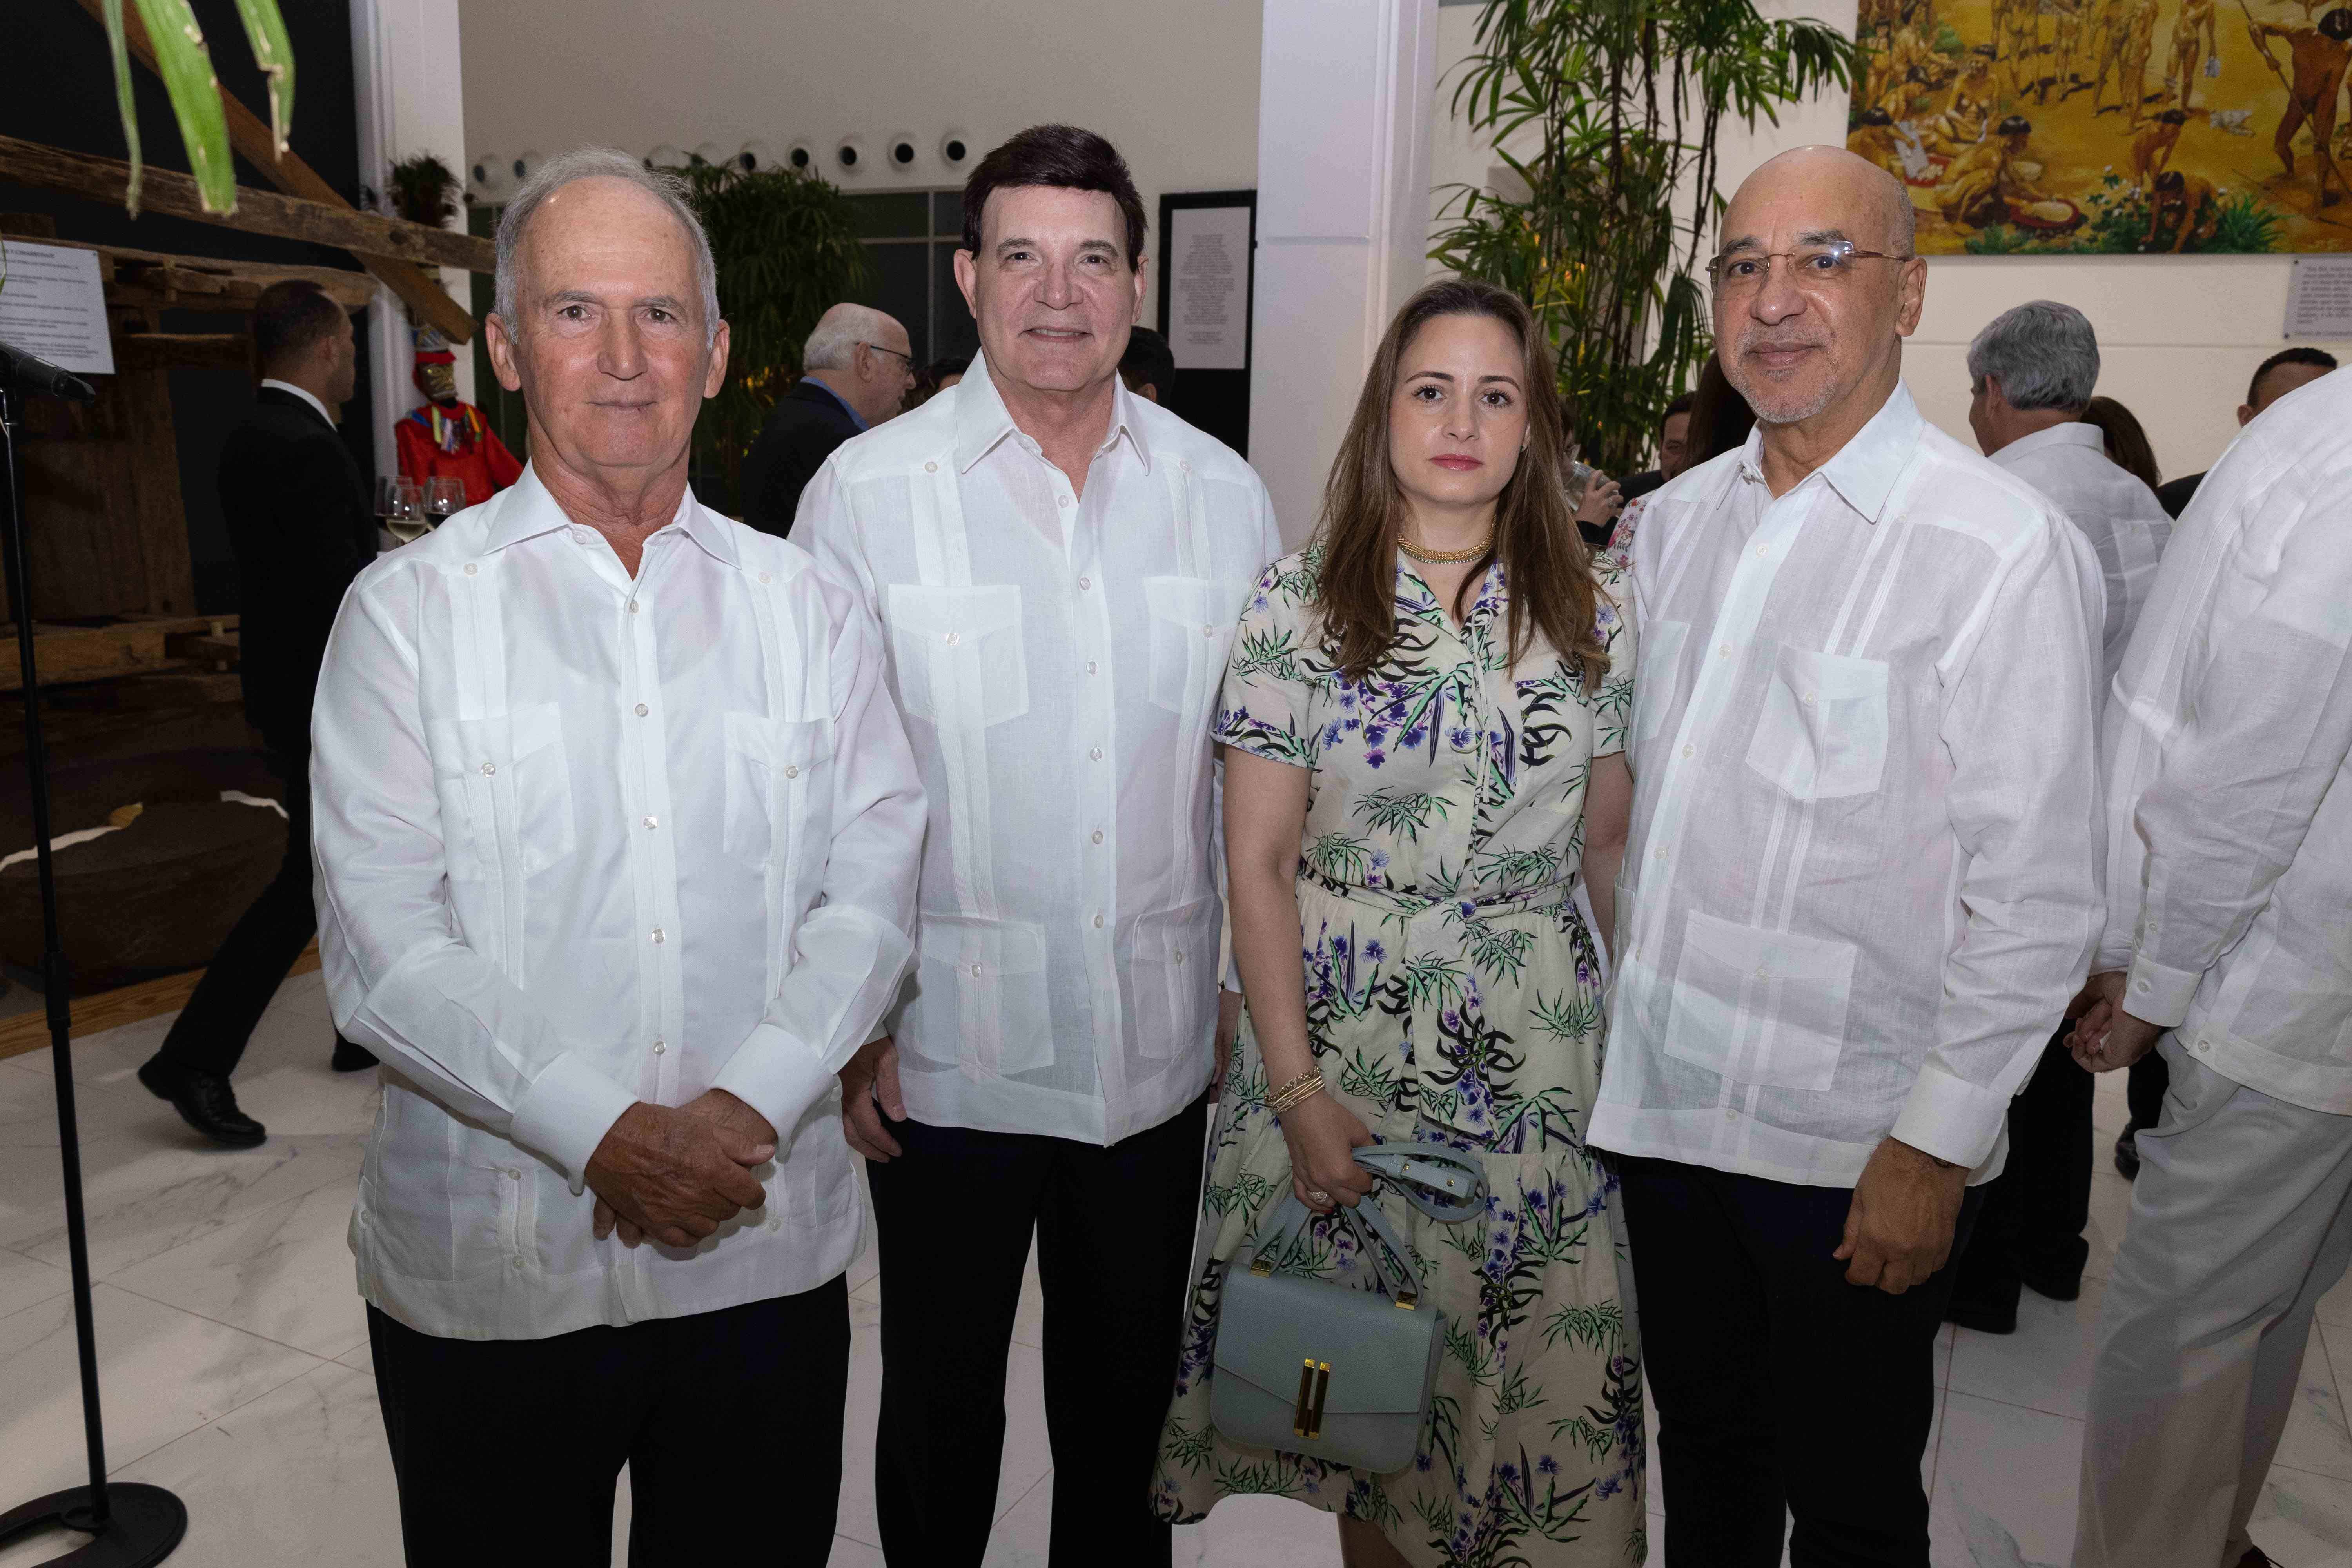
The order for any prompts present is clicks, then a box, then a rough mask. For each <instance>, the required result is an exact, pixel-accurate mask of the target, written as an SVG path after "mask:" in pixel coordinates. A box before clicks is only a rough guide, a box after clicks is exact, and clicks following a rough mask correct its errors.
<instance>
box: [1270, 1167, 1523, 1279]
mask: <svg viewBox="0 0 2352 1568" xmlns="http://www.w3.org/2000/svg"><path fill="white" fill-rule="evenodd" d="M1356 1163H1358V1164H1359V1165H1361V1166H1363V1167H1364V1169H1366V1170H1367V1171H1370V1173H1372V1174H1373V1175H1375V1176H1377V1177H1380V1178H1381V1179H1382V1180H1384V1181H1386V1182H1387V1183H1388V1184H1390V1185H1391V1186H1392V1187H1394V1188H1396V1190H1397V1191H1398V1192H1400V1193H1402V1194H1403V1195H1404V1199H1405V1201H1406V1202H1407V1203H1410V1204H1411V1205H1412V1206H1413V1207H1415V1208H1417V1209H1419V1210H1421V1212H1422V1213H1423V1214H1425V1215H1429V1216H1430V1217H1431V1218H1432V1219H1434V1220H1440V1221H1444V1222H1446V1223H1449V1224H1450V1223H1452V1222H1454V1221H1457V1220H1464V1219H1467V1218H1469V1217H1470V1216H1471V1215H1475V1214H1478V1213H1481V1212H1483V1211H1484V1210H1485V1208H1486V1172H1485V1171H1484V1170H1483V1169H1481V1168H1480V1167H1479V1165H1478V1163H1477V1162H1475V1161H1474V1160H1472V1159H1469V1158H1468V1157H1467V1156H1465V1155H1462V1154H1458V1153H1456V1152H1454V1151H1453V1150H1451V1149H1444V1148H1439V1147H1436V1146H1434V1145H1431V1144H1413V1145H1411V1146H1404V1145H1375V1146H1374V1147H1372V1148H1369V1149H1359V1150H1358V1151H1356ZM1333 1212H1334V1213H1335V1215H1337V1216H1338V1217H1339V1219H1340V1220H1341V1221H1342V1222H1343V1223H1345V1224H1346V1225H1347V1226H1348V1227H1349V1230H1350V1231H1351V1232H1353V1233H1354V1235H1355V1237H1356V1244H1357V1247H1358V1249H1359V1250H1360V1251H1361V1252H1363V1253H1364V1254H1365V1255H1366V1256H1367V1257H1369V1258H1370V1259H1371V1260H1372V1268H1373V1271H1374V1272H1375V1273H1377V1274H1379V1275H1380V1277H1381V1283H1382V1284H1384V1285H1386V1286H1387V1287H1388V1288H1389V1293H1390V1294H1391V1295H1392V1296H1394V1297H1395V1298H1396V1300H1397V1304H1398V1305H1400V1306H1411V1305H1412V1303H1413V1301H1414V1300H1416V1299H1417V1298H1418V1297H1419V1296H1420V1294H1421V1286H1420V1282H1419V1280H1417V1279H1415V1278H1414V1277H1413V1274H1412V1253H1411V1252H1410V1251H1409V1250H1407V1248H1406V1247H1405V1244H1404V1239H1403V1237H1400V1236H1398V1235H1397V1233H1396V1229H1395V1227H1394V1226H1391V1225H1390V1224H1389V1222H1388V1216H1386V1215H1383V1214H1381V1211H1380V1206H1379V1205H1377V1204H1371V1203H1359V1204H1358V1205H1356V1206H1355V1207H1353V1208H1349V1207H1346V1206H1344V1205H1343V1206H1341V1207H1339V1209H1337V1210H1335V1211H1333ZM1312 1218H1313V1216H1312V1215H1311V1214H1310V1213H1309V1211H1308V1210H1307V1205H1304V1204H1302V1203H1300V1202H1299V1201H1298V1194H1297V1193H1296V1192H1293V1193H1290V1194H1286V1196H1285V1197H1284V1198H1283V1200H1282V1202H1280V1203H1279V1204H1276V1205H1275V1206H1274V1208H1273V1209H1272V1210H1271V1211H1270V1212H1269V1213H1268V1214H1267V1215H1266V1217H1265V1220H1264V1221H1263V1222H1261V1223H1260V1225H1259V1226H1258V1228H1257V1232H1256V1234H1255V1235H1254V1236H1252V1237H1250V1244H1249V1245H1250V1267H1251V1268H1252V1269H1253V1270H1254V1271H1255V1272H1259V1273H1267V1274H1270V1273H1272V1272H1273V1271H1274V1269H1273V1258H1274V1254H1275V1250H1276V1247H1279V1246H1280V1245H1281V1244H1282V1243H1283V1242H1285V1241H1286V1240H1288V1239H1289V1238H1291V1237H1295V1236H1297V1234H1298V1233H1299V1232H1300V1231H1302V1230H1304V1229H1305V1228H1306V1227H1307V1225H1308V1224H1309V1223H1310V1222H1311V1220H1312ZM1367 1227H1369V1228H1370V1231H1371V1236H1370V1237H1369V1238H1368V1237H1366V1236H1365V1234H1364V1231H1365V1229H1366V1228H1367ZM1374 1243H1377V1245H1374ZM1260 1260H1265V1265H1266V1266H1265V1268H1258V1264H1259V1262H1260Z"/></svg>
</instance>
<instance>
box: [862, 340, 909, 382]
mask: <svg viewBox="0 0 2352 1568" xmlns="http://www.w3.org/2000/svg"><path fill="white" fill-rule="evenodd" d="M858 346H859V347H861V348H869V349H872V350H873V351H874V352H875V353H877V354H888V355H889V356H890V357H891V358H892V359H902V360H905V361H906V362H907V374H908V375H912V374H915V356H914V355H913V354H908V353H899V352H898V350H897V349H886V348H884V347H883V346H882V345H881V344H880V343H869V342H866V341H865V340H864V339H863V338H861V339H859V340H858Z"/></svg>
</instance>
